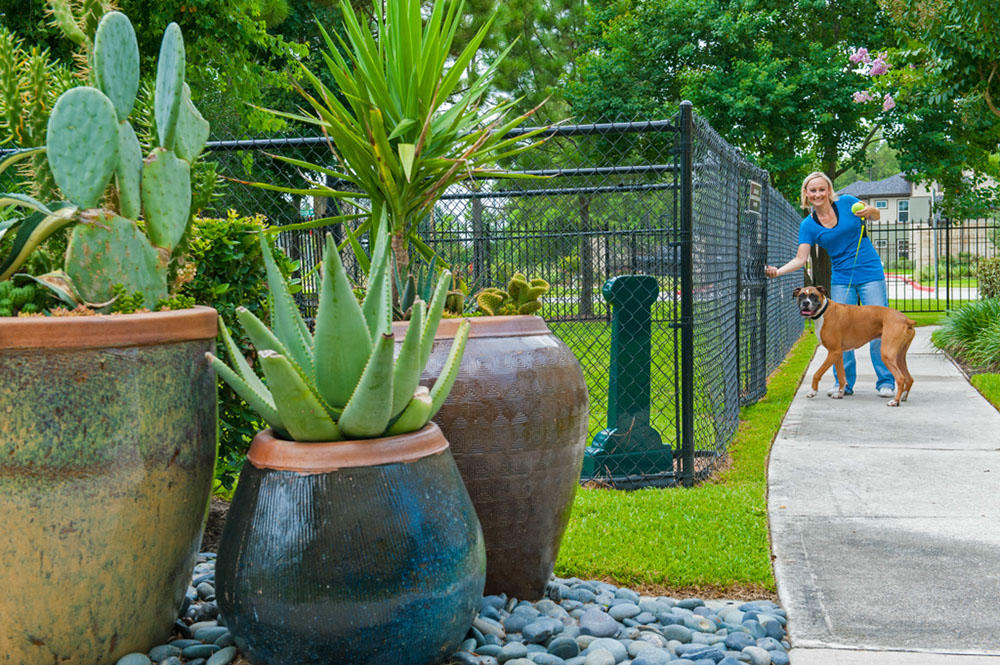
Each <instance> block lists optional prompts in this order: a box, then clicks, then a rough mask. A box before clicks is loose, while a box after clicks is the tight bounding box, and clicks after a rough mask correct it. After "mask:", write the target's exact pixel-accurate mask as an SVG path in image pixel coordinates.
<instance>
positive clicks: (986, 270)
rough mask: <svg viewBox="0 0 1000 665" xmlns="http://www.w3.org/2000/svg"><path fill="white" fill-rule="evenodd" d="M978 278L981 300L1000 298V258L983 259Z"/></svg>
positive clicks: (980, 263)
mask: <svg viewBox="0 0 1000 665" xmlns="http://www.w3.org/2000/svg"><path fill="white" fill-rule="evenodd" d="M977 276H978V278H979V297H980V298H1000V256H994V257H993V258H990V259H982V260H981V261H980V262H979V269H978V273H977Z"/></svg>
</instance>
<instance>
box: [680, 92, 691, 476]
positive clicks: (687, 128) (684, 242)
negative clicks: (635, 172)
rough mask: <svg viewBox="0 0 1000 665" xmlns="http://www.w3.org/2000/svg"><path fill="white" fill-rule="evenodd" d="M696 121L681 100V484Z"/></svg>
mask: <svg viewBox="0 0 1000 665" xmlns="http://www.w3.org/2000/svg"><path fill="white" fill-rule="evenodd" d="M693 134H694V122H693V119H692V108H691V102H689V101H683V102H681V108H680V142H679V143H680V145H679V146H678V148H679V151H680V167H681V182H680V187H681V219H680V229H681V233H680V244H681V320H680V325H681V483H682V484H683V485H684V486H685V487H690V486H692V485H693V484H694V449H695V445H694V444H695V442H694V261H693V256H692V244H693V242H692V241H693V238H694V219H693V206H694V173H693V171H694V160H693V158H692V152H693V142H694V141H693Z"/></svg>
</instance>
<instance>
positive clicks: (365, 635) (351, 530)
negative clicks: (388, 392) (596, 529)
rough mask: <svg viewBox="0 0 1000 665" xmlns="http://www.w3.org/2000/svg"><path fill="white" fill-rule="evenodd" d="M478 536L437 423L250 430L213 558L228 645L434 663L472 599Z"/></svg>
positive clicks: (287, 661) (262, 659)
mask: <svg viewBox="0 0 1000 665" xmlns="http://www.w3.org/2000/svg"><path fill="white" fill-rule="evenodd" d="M485 579H486V559H485V551H484V546H483V536H482V530H481V529H480V526H479V520H478V519H477V517H476V513H475V510H474V509H473V507H472V502H471V501H470V499H469V495H468V492H467V491H466V490H465V487H464V485H463V484H462V479H461V477H460V476H459V474H458V469H457V467H456V466H455V462H454V460H453V459H452V456H451V452H450V450H449V449H448V442H447V440H445V438H444V436H443V435H442V434H441V430H440V429H438V427H437V425H434V424H433V423H432V424H429V425H427V426H426V427H424V428H423V429H421V430H420V431H419V432H411V433H409V434H403V435H399V436H393V437H386V438H382V439H371V440H367V441H339V442H331V443H297V442H293V441H283V440H280V439H276V438H274V436H273V434H272V433H271V431H270V430H266V431H264V432H261V433H260V434H258V435H257V437H256V438H255V439H254V441H253V444H252V445H251V447H250V450H249V452H248V454H247V461H246V463H245V464H244V465H243V471H242V472H241V474H240V479H239V483H238V485H237V487H236V492H235V494H234V496H233V501H232V503H231V505H230V508H229V513H228V514H227V517H226V525H225V528H224V530H223V533H222V539H221V540H220V543H219V556H218V561H217V564H216V595H217V597H218V601H219V608H220V610H221V612H222V614H223V615H224V616H225V618H226V623H227V626H228V627H229V629H230V630H231V631H232V633H233V635H234V637H235V638H236V644H237V646H239V647H240V648H241V650H242V651H243V652H244V653H246V654H247V655H248V656H249V658H250V660H251V661H252V662H254V663H268V664H269V665H312V664H322V665H368V664H372V665H374V664H376V663H379V664H382V663H392V664H393V665H432V664H435V663H441V662H443V661H444V660H445V659H447V658H448V656H450V655H451V654H452V653H453V652H454V651H455V650H456V649H457V648H458V647H459V645H460V644H461V641H462V639H463V638H464V637H465V635H466V633H467V631H468V629H469V626H470V625H471V624H472V620H473V619H474V618H475V614H476V611H477V610H478V609H479V605H480V602H481V600H482V593H483V586H484V584H485Z"/></svg>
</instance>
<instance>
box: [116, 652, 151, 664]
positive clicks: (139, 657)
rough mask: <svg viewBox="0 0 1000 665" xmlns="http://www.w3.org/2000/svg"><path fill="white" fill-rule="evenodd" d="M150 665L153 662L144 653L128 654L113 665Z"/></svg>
mask: <svg viewBox="0 0 1000 665" xmlns="http://www.w3.org/2000/svg"><path fill="white" fill-rule="evenodd" d="M152 663H153V661H151V660H150V659H149V656H147V655H146V654H144V653H129V654H125V655H124V656H122V657H121V658H119V659H118V661H117V662H116V663H115V665H152Z"/></svg>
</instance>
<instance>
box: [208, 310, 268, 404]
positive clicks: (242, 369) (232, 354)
mask: <svg viewBox="0 0 1000 665" xmlns="http://www.w3.org/2000/svg"><path fill="white" fill-rule="evenodd" d="M219 336H220V337H222V345H223V346H225V347H226V354H227V355H228V356H229V362H230V363H232V365H233V367H235V368H236V372H237V373H238V374H239V375H240V378H241V379H243V380H244V381H246V382H247V384H248V385H249V386H250V387H251V388H253V389H254V390H256V391H257V392H258V393H261V394H265V393H266V394H268V395H270V393H268V392H267V387H265V386H264V382H263V381H261V380H260V379H259V378H258V377H257V375H256V374H255V373H254V371H253V368H252V367H250V363H248V362H247V359H246V358H244V357H243V353H241V352H240V348H239V347H238V346H236V342H234V341H233V336H232V335H231V334H229V328H227V327H226V324H225V322H224V321H222V319H219ZM268 422H270V421H268Z"/></svg>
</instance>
